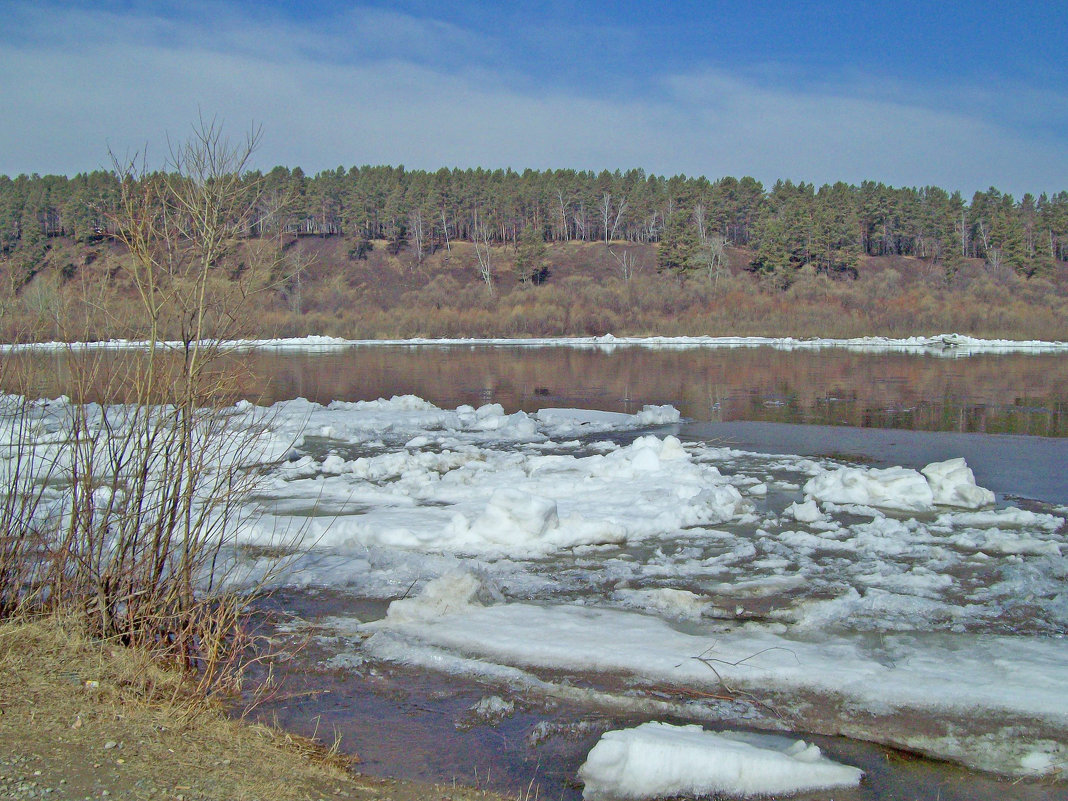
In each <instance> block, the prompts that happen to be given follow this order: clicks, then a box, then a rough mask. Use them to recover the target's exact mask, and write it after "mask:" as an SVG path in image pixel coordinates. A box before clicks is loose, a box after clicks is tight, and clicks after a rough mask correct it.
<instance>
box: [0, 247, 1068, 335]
mask: <svg viewBox="0 0 1068 801" xmlns="http://www.w3.org/2000/svg"><path fill="white" fill-rule="evenodd" d="M348 244H349V243H348V242H347V240H345V239H343V238H341V237H319V236H301V237H299V238H298V237H293V236H290V237H288V238H283V239H281V240H272V241H270V242H264V240H251V241H247V242H244V243H243V244H242V245H241V247H240V248H238V249H237V250H236V251H235V252H234V253H233V254H230V255H229V256H228V261H227V262H226V264H227V267H226V269H225V270H220V273H219V274H218V275H215V276H213V277H212V281H213V287H214V288H212V289H211V290H210V291H211V292H212V293H214V295H213V296H216V297H223V296H224V295H225V294H226V293H234V292H237V290H236V289H235V284H236V283H239V282H241V281H245V282H246V285H247V282H248V281H249V277H250V275H252V272H251V266H250V265H252V264H254V263H257V262H258V263H263V262H264V261H265V260H266V261H270V262H271V263H273V264H275V265H276V266H275V267H274V268H273V269H274V270H275V274H276V278H275V279H274V280H273V281H272V280H269V279H267V278H263V277H262V276H260V279H261V280H262V281H263V282H264V283H263V288H262V291H261V292H260V293H259V294H255V295H252V296H250V297H247V298H245V302H246V310H247V312H248V323H249V324H248V326H247V333H248V334H250V335H252V336H255V337H260V338H268V337H284V336H302V335H306V334H324V335H333V336H341V337H348V338H399V337H414V336H424V337H485V336H497V337H520V336H583V335H600V334H606V333H612V334H615V335H665V336H675V335H689V336H698V335H737V336H742V335H761V336H795V337H811V336H831V337H855V336H869V335H885V336H896V337H900V336H909V335H922V334H927V335H930V334H936V333H944V332H959V333H964V334H969V335H972V336H978V337H997V338H1008V339H1032V338H1036V339H1068V275H1065V274H1056V275H1053V276H1052V277H1049V278H1041V277H1032V278H1023V277H1021V276H1018V275H1016V274H1014V273H1011V272H1004V273H1000V274H995V273H993V272H991V271H990V270H989V268H988V266H987V265H986V264H985V263H984V262H983V261H982V260H979V259H971V260H965V261H964V262H963V263H962V265H961V267H960V268H959V269H958V270H957V272H956V273H955V274H954V275H953V276H952V277H950V278H948V279H947V277H946V274H945V271H944V270H943V269H942V266H941V265H940V264H937V263H934V262H932V261H930V260H925V259H920V258H915V257H910V256H863V257H861V258H860V261H859V266H858V278H857V279H856V280H852V279H845V280H842V279H834V278H831V277H829V276H828V275H826V274H823V273H816V272H815V271H809V270H802V271H800V273H799V274H798V275H797V276H796V280H794V282H793V283H792V285H791V286H790V287H789V288H788V289H786V290H785V291H783V290H781V289H780V288H779V287H778V286H773V285H768V284H767V283H766V279H762V278H761V277H760V276H759V275H757V274H754V273H750V272H747V271H746V270H745V269H744V268H745V266H746V265H747V264H749V263H750V262H751V259H752V255H753V254H752V253H751V252H750V251H748V250H745V249H742V248H730V249H728V255H729V268H728V269H727V270H725V271H723V272H722V273H721V274H719V275H716V276H714V277H710V276H709V275H707V274H702V273H688V274H683V275H675V274H662V273H658V272H657V270H656V266H655V265H656V260H657V249H658V247H659V246H658V245H656V244H628V243H622V242H620V243H612V244H610V245H609V246H605V245H604V244H603V243H585V242H569V243H560V244H552V245H549V246H548V247H547V251H546V256H545V259H546V265H547V266H546V274H545V277H544V279H543V280H542V282H541V283H539V284H533V283H531V282H523V281H519V280H517V279H516V276H515V269H514V262H515V258H516V251H515V248H514V247H512V246H511V245H495V246H493V247H492V248H491V251H492V254H491V255H492V265H493V268H494V271H495V276H494V280H493V285H492V289H491V288H489V287H488V286H487V284H486V282H485V281H484V278H483V276H482V274H481V273H480V264H479V260H478V257H477V255H476V253H475V248H476V246H475V245H474V244H472V243H469V242H463V241H459V242H452V243H451V246H450V248H449V249H448V250H445V249H441V250H438V251H437V252H435V253H433V254H431V255H426V256H423V257H422V258H421V259H418V260H417V259H415V258H414V256H412V255H410V254H409V253H407V252H406V251H404V250H401V251H400V252H398V253H391V252H390V249H389V248H388V247H387V243H386V242H384V241H380V242H374V243H372V245H373V249H372V250H371V251H369V252H368V253H366V254H365V258H362V259H357V258H352V257H350V254H349V247H348ZM265 248H267V249H270V248H274V251H273V252H271V253H266V254H265V253H264V252H262V251H263V249H265ZM621 254H626V255H627V258H628V260H629V264H628V269H629V275H628V274H625V273H624V271H623V269H622V267H621V262H620V257H621ZM130 258H131V257H130V254H129V253H128V252H127V251H126V250H125V249H124V248H123V247H122V246H120V245H118V244H115V243H106V242H100V243H96V244H93V245H76V244H75V243H73V242H65V241H62V240H59V239H56V240H53V247H52V248H51V250H50V251H49V254H48V256H47V259H46V264H45V267H44V268H43V269H42V270H40V271H39V272H38V273H37V275H36V276H35V277H34V278H33V280H32V281H31V282H30V283H28V284H27V285H26V286H24V287H23V288H22V289H21V290H20V291H19V292H18V293H17V294H9V295H7V297H6V298H4V299H0V338H2V339H3V340H6V341H13V340H16V339H19V338H32V339H38V340H40V339H70V338H72V337H71V330H72V326H71V321H77V323H78V325H77V327H76V330H78V331H84V332H86V334H87V335H88V336H90V337H91V338H97V339H106V338H112V337H129V336H136V335H137V329H138V328H143V326H137V325H134V321H137V320H139V319H143V312H142V311H141V306H140V303H139V301H138V300H137V293H136V287H135V286H134V285H133V283H132V281H131V280H130V278H129V273H128V271H127V270H126V269H125V266H126V265H128V263H129V261H130ZM296 264H299V265H300V267H299V274H297V273H295V272H294V270H295V268H294V265H296ZM0 269H2V266H0ZM1062 272H1064V271H1062ZM298 278H299V282H298V280H297V279H298ZM242 291H246V290H242ZM216 322H217V323H222V322H225V320H219V319H216ZM222 327H223V328H225V326H222ZM218 330H220V329H219V326H216V329H213V333H216V332H217V331H218ZM183 333H184V332H183V331H182V330H180V329H179V328H176V327H174V326H172V327H171V328H169V329H167V330H163V331H161V335H162V336H163V337H165V338H183Z"/></svg>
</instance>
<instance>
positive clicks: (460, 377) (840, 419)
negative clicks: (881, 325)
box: [34, 346, 1068, 801]
mask: <svg viewBox="0 0 1068 801" xmlns="http://www.w3.org/2000/svg"><path fill="white" fill-rule="evenodd" d="M34 358H40V359H44V360H47V361H48V364H49V366H50V369H49V370H48V371H47V372H48V374H49V375H50V379H49V381H46V382H45V383H46V384H47V386H42V387H41V388H40V391H41V393H42V394H45V395H58V394H60V393H63V392H65V391H66V390H65V389H64V387H65V386H66V385H67V383H68V382H69V380H70V379H69V376H70V374H71V373H72V365H71V364H70V363H69V362H68V361H67V359H68V358H69V357H68V356H66V355H63V354H53V355H50V356H39V357H34ZM105 358H108V359H115V360H121V359H124V358H129V355H128V354H127V355H123V354H110V355H107V356H106V357H105ZM241 361H242V364H243V365H244V366H245V367H247V368H248V369H249V371H250V374H251V376H252V378H250V379H249V381H248V383H247V386H246V390H245V394H246V396H247V397H249V398H250V399H253V400H256V401H257V402H260V403H272V402H275V401H279V400H285V399H290V398H295V397H305V398H308V399H310V400H314V401H318V402H322V403H328V402H330V401H332V400H347V401H355V400H372V399H375V398H378V397H390V396H392V395H401V394H409V393H410V394H414V395H418V396H420V397H422V398H425V399H427V400H429V401H431V402H433V403H435V404H437V405H438V406H441V407H445V408H452V407H455V406H457V405H460V404H465V403H466V404H471V405H475V406H477V405H480V404H483V403H491V402H492V403H500V404H502V405H503V406H504V408H505V410H506V411H509V412H511V411H515V410H518V409H523V410H526V411H535V410H537V409H539V408H545V407H559V406H569V407H581V408H596V409H603V410H610V411H622V412H635V411H638V410H640V409H641V407H642V406H643V405H645V404H663V403H670V404H673V405H675V406H676V407H677V408H678V409H679V410H680V411H681V413H682V415H683V416H684V418H688V419H689V421H690V422H688V423H686V424H685V425H683V426H682V429H681V434H682V436H683V437H684V438H689V439H697V440H704V441H713V442H723V443H725V444H730V445H732V446H734V447H738V448H742V449H749V450H757V451H768V452H781V453H797V454H806V455H821V456H828V455H834V456H840V457H842V458H845V459H852V460H857V461H861V462H865V463H870V464H876V465H880V466H882V465H890V464H904V465H908V466H921V465H923V464H925V463H927V462H930V461H935V460H938V459H944V458H949V457H950V456H958V455H963V456H965V457H966V458H967V460H968V462H969V464H970V465H971V466H972V467H973V469H974V470H975V472H976V476H977V480H978V482H979V483H980V484H981V485H984V486H987V487H990V488H991V489H994V490H995V491H996V492H997V493H998V494H999V499H1001V498H1009V499H1013V502H1017V501H1016V499H1031V500H1035V501H1042V502H1045V503H1054V504H1058V503H1059V504H1068V356H1066V355H1048V354H1046V355H1020V354H1011V355H979V356H969V357H966V358H957V359H953V358H943V357H935V356H919V355H906V354H896V353H882V354H863V353H853V352H848V351H844V350H824V351H797V352H784V351H777V350H773V349H770V348H759V349H737V350H726V349H724V350H700V349H698V350H684V351H679V350H651V349H644V348H618V349H615V350H611V351H598V350H595V349H588V350H586V349H572V348H529V347H523V348H513V347H449V348H436V347H392V346H390V347H385V346H383V347H356V348H349V349H345V350H339V351H327V352H322V353H311V352H266V351H262V352H254V353H250V354H246V355H243V356H242V357H241ZM271 603H272V604H274V605H276V606H277V608H278V609H279V610H284V612H285V613H286V614H290V615H295V616H296V617H298V618H300V619H302V620H303V621H307V622H311V623H314V621H315V620H316V619H318V618H321V617H326V616H330V615H339V614H344V615H355V616H357V617H360V618H361V619H363V620H369V619H374V618H377V617H381V616H382V615H383V614H384V609H385V605H386V604H385V602H380V601H366V600H359V599H353V598H352V597H349V596H345V595H344V594H340V593H334V592H330V591H326V590H320V591H312V592H286V593H280V594H278V595H276V596H274V598H273V599H272V601H271ZM334 653H336V650H335V651H334ZM331 654H332V650H331V648H330V646H329V644H326V645H324V644H323V643H317V642H316V641H314V640H313V641H312V642H311V643H310V644H309V645H308V647H307V648H306V650H305V651H304V652H303V653H302V655H301V656H300V657H299V659H298V661H296V662H295V663H293V664H291V665H290V666H289V668H288V669H289V673H290V675H289V677H288V682H287V684H286V687H285V693H284V694H282V695H281V696H279V697H278V698H276V699H275V700H273V701H272V702H271V703H269V704H267V705H266V706H264V707H262V708H261V713H262V714H263V715H265V716H266V717H273V716H277V719H278V720H279V721H280V722H281V723H283V724H284V725H285V726H287V727H290V728H292V729H294V730H297V731H299V732H301V733H304V734H308V735H315V736H318V737H319V738H321V739H326V740H329V739H330V737H331V736H332V734H333V733H334V732H335V731H336V732H338V733H339V734H340V735H341V736H342V738H343V740H342V744H343V748H344V749H346V750H349V751H353V752H355V753H358V754H359V755H360V758H361V760H362V762H361V764H360V766H359V769H360V770H361V771H364V772H367V773H371V774H381V775H394V776H400V777H407V778H416V779H423V780H428V781H435V782H442V783H448V782H451V781H453V780H455V781H457V782H461V783H465V784H473V783H477V784H479V785H481V786H483V787H488V788H491V789H495V790H498V791H502V792H504V793H506V794H509V795H511V796H513V797H515V796H517V795H520V796H521V795H522V794H523V793H524V792H525V791H526V790H527V789H528V788H537V795H536V797H538V798H541V799H578V798H580V797H581V787H580V786H579V785H578V784H577V783H576V781H575V773H576V771H577V769H578V767H579V765H580V764H581V763H582V761H583V760H584V759H585V755H586V753H587V752H588V750H589V749H590V748H591V747H592V746H593V744H594V743H595V742H596V740H597V738H598V737H599V736H600V734H601V733H602V732H603V731H605V730H606V729H609V728H619V727H622V726H630V725H636V724H637V723H639V722H641V720H638V719H633V718H628V717H626V716H622V717H621V716H619V715H617V714H615V713H613V712H611V711H608V710H603V709H596V708H583V707H580V706H577V705H575V704H571V703H562V702H557V701H553V700H551V699H546V698H523V697H516V696H515V694H514V692H513V691H510V690H509V689H508V688H506V687H495V686H487V685H484V684H482V683H480V682H478V681H475V680H471V679H458V678H455V677H449V676H443V675H436V674H432V673H427V672H422V671H411V670H405V669H403V668H398V667H396V666H390V665H381V664H372V663H365V664H357V665H355V666H349V667H345V668H335V667H330V666H329V657H330V656H331ZM489 695H498V696H500V697H502V698H504V699H505V700H507V701H513V702H514V703H515V712H514V713H513V714H511V715H510V716H507V717H505V718H504V719H502V720H500V721H496V722H486V721H479V720H477V719H475V718H473V717H472V715H471V712H470V710H471V708H472V707H473V706H474V705H475V704H476V703H477V702H478V701H479V700H480V699H481V698H483V697H485V696H489ZM806 739H810V740H814V741H815V742H817V743H818V744H819V745H820V746H821V747H822V748H823V749H824V750H825V752H826V753H827V754H828V756H830V757H831V758H833V759H839V760H841V761H845V762H849V763H851V764H855V765H858V766H859V767H861V768H862V769H863V770H864V771H865V773H866V778H865V780H864V782H863V785H862V787H861V788H859V789H858V790H855V791H847V792H835V793H834V794H833V797H834V798H836V799H865V800H869V799H870V800H874V799H880V800H882V799H922V800H923V801H928V800H929V801H951V800H955V799H959V800H960V801H965V800H966V799H975V800H977V801H984V800H986V801H1054V799H1060V800H1062V801H1063V799H1065V798H1068V787H1066V785H1065V784H1064V783H1057V784H1050V783H1037V782H1014V781H1009V780H999V779H997V778H994V777H990V776H984V775H980V774H976V773H974V772H971V771H968V770H965V769H963V768H959V767H956V766H953V765H946V764H942V763H937V762H933V761H930V760H926V759H922V758H918V757H914V756H910V755H907V754H902V753H898V752H894V751H892V750H889V749H885V748H881V747H876V746H871V745H868V744H864V743H859V742H856V741H851V740H846V739H843V738H830V737H806ZM529 797H530V798H534V797H535V794H534V791H533V789H532V790H531V794H530V795H529ZM796 797H797V798H827V797H829V796H828V794H827V793H819V794H815V795H807V796H805V795H802V796H796Z"/></svg>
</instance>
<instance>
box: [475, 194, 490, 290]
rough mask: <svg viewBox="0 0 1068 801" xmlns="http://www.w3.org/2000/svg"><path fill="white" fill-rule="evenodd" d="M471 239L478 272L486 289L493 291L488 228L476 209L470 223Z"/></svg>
mask: <svg viewBox="0 0 1068 801" xmlns="http://www.w3.org/2000/svg"><path fill="white" fill-rule="evenodd" d="M471 240H472V242H474V245H475V257H476V258H477V259H478V274H479V275H480V276H481V277H482V280H483V281H484V282H485V283H486V289H487V290H489V292H490V293H492V292H493V263H492V262H491V261H490V237H489V228H488V227H487V226H486V221H485V219H484V218H482V217H481V216H479V213H478V210H477V209H476V211H475V215H474V220H473V222H472V225H471Z"/></svg>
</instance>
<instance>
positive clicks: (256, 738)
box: [0, 618, 496, 801]
mask: <svg viewBox="0 0 1068 801" xmlns="http://www.w3.org/2000/svg"><path fill="white" fill-rule="evenodd" d="M326 734H327V735H328V736H327V737H326V739H329V732H327V733H326ZM351 761H352V760H351V758H343V757H340V756H339V755H338V754H337V753H336V752H334V751H331V750H329V749H326V748H323V747H322V746H320V745H317V744H316V743H314V742H312V741H309V740H306V739H304V738H301V737H297V736H295V735H291V734H287V733H285V732H282V731H280V730H278V729H276V728H273V727H270V726H264V725H252V724H248V723H239V722H235V721H233V720H230V719H228V718H227V717H226V716H225V715H224V714H222V712H221V710H220V709H219V708H218V707H217V706H216V705H213V704H212V703H210V702H207V701H206V700H205V699H204V698H203V696H201V695H199V694H197V693H195V692H192V690H191V687H190V684H189V682H188V674H186V673H183V672H180V671H173V670H166V669H163V668H161V667H160V665H159V664H157V663H154V662H153V661H152V660H150V659H149V658H148V657H147V656H146V654H145V653H144V652H143V651H138V650H134V649H128V648H122V647H118V646H117V645H116V644H114V643H110V642H106V641H105V642H102V641H100V640H98V639H94V638H89V637H87V636H86V635H85V632H84V630H83V629H82V628H81V627H80V625H78V624H77V623H75V622H74V621H71V620H69V619H63V618H46V619H40V620H35V621H21V622H9V623H5V624H0V795H4V796H5V797H7V795H8V793H10V794H11V796H12V797H26V798H31V797H56V798H88V797H93V798H99V797H102V796H103V794H104V793H105V792H106V794H107V795H109V796H110V797H112V798H121V799H149V798H156V799H158V798H167V799H177V798H184V799H189V800H190V801H192V799H197V800H198V801H208V800H209V799H211V800H212V801H214V800H215V799H218V801H241V800H243V799H272V800H274V799H277V801H287V800H288V799H293V800H294V801H296V800H297V799H301V800H302V801H303V800H305V799H325V798H343V799H377V798H384V797H385V798H393V799H396V801H422V800H423V799H430V798H433V799H442V801H474V799H492V798H496V796H493V795H491V794H489V793H485V792H482V791H478V790H469V789H466V788H458V787H448V788H446V787H430V786H426V785H419V784H409V783H402V782H395V781H390V780H384V779H376V778H370V777H364V776H358V775H354V774H352V773H350V772H349V771H348V770H347V766H348V764H349V763H350V762H351Z"/></svg>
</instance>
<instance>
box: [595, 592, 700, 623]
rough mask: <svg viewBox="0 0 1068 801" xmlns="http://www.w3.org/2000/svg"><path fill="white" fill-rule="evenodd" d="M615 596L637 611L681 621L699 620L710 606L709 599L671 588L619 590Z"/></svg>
mask: <svg viewBox="0 0 1068 801" xmlns="http://www.w3.org/2000/svg"><path fill="white" fill-rule="evenodd" d="M616 596H617V597H618V598H619V599H620V600H621V601H622V602H623V603H625V604H627V605H633V606H636V607H638V608H639V609H650V610H652V611H654V612H659V613H661V614H663V615H666V616H668V617H675V618H680V619H683V620H699V619H700V617H701V613H702V612H704V610H705V609H706V608H707V607H708V606H709V605H711V603H712V601H711V599H709V598H705V597H703V596H700V595H698V594H697V593H693V592H690V591H689V590H677V589H674V588H672V587H660V588H657V589H648V590H619V591H618V592H617V593H616Z"/></svg>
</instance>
